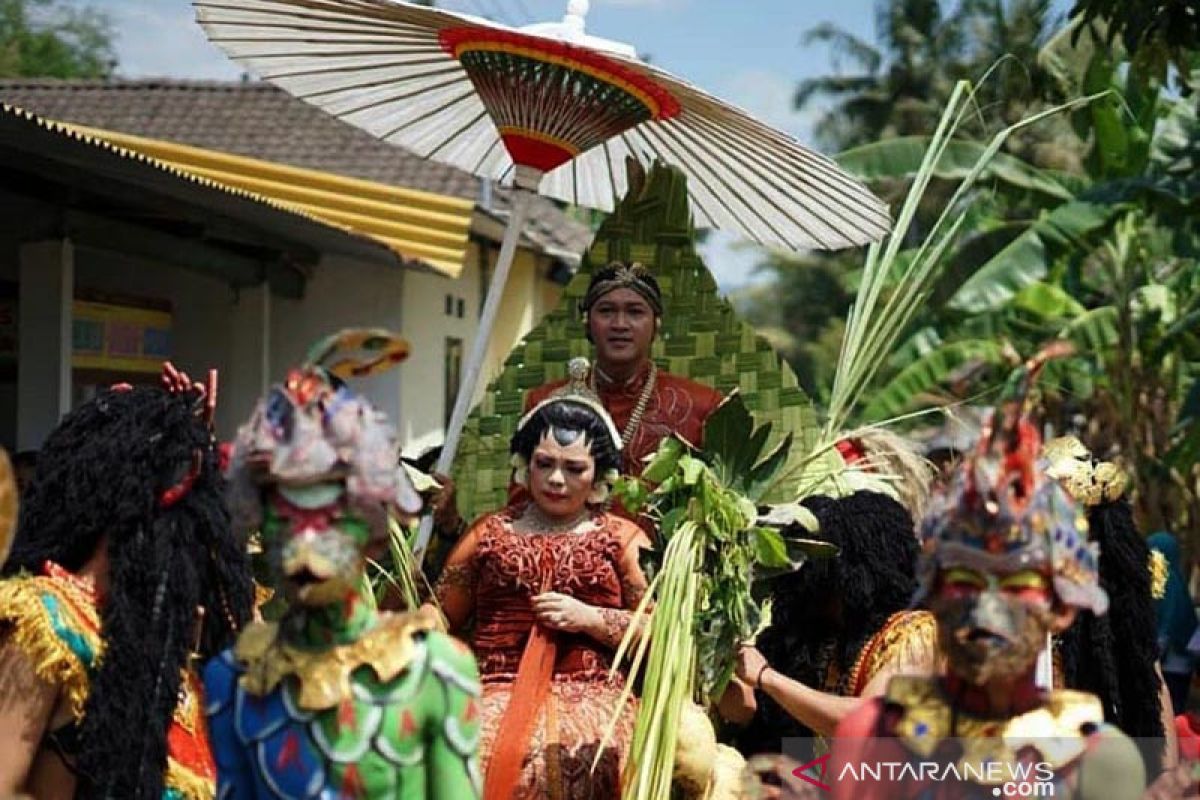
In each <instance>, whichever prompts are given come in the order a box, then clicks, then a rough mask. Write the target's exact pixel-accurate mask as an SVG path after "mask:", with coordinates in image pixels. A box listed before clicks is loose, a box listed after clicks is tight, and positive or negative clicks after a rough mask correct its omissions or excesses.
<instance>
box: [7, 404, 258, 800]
mask: <svg viewBox="0 0 1200 800" xmlns="http://www.w3.org/2000/svg"><path fill="white" fill-rule="evenodd" d="M199 403H200V398H199V396H198V393H195V392H188V393H183V394H171V393H168V392H167V391H165V390H163V389H160V388H133V389H128V388H126V389H125V390H123V391H122V390H107V391H103V392H101V393H100V394H99V395H98V396H97V397H95V398H94V399H92V400H90V401H89V402H87V403H86V404H84V405H83V406H81V407H80V408H78V409H77V410H75V411H73V412H72V413H71V414H69V415H68V416H67V417H66V418H65V419H63V421H62V422H61V423H60V424H59V426H58V427H57V428H56V429H55V430H54V432H53V433H51V434H50V437H49V438H48V439H47V441H46V443H45V446H44V447H43V448H42V450H41V452H40V453H39V456H38V465H37V472H36V473H35V475H34V479H33V481H32V483H31V485H30V487H29V489H28V491H27V492H26V495H25V497H23V498H22V500H21V510H20V522H19V526H18V531H17V536H16V540H15V541H14V543H13V549H12V553H11V555H10V556H9V559H8V561H7V562H6V564H5V566H4V572H5V573H7V574H13V573H16V572H20V571H30V572H36V571H38V570H40V569H41V568H42V565H43V564H44V563H45V562H46V561H47V560H51V561H54V562H57V563H58V564H60V565H61V566H63V567H65V568H67V569H69V570H72V571H75V570H78V569H80V568H81V567H83V566H84V564H86V563H87V562H88V561H89V560H90V559H91V558H92V556H93V555H94V554H95V552H96V550H97V548H98V547H99V546H100V545H101V544H102V542H107V555H108V563H109V586H108V590H107V593H106V595H105V597H104V601H103V605H102V607H101V609H100V619H101V631H100V633H101V636H102V638H103V640H104V648H105V649H104V656H103V659H102V660H101V662H100V664H99V668H98V670H97V671H96V673H95V674H94V675H93V678H92V682H91V691H90V693H89V695H88V700H87V705H86V706H85V709H84V719H83V721H82V723H81V730H80V739H79V742H80V744H79V752H78V755H77V759H76V764H75V767H76V770H77V773H78V777H79V785H78V790H77V796H78V797H85V798H90V797H106V798H109V797H111V798H139V800H150V799H151V798H153V800H158V798H160V797H161V796H162V792H163V776H164V772H165V769H166V764H167V729H168V726H169V724H170V722H171V718H172V715H173V713H174V710H175V706H176V703H177V699H178V691H179V683H180V672H181V669H182V668H183V667H184V666H185V664H186V663H187V660H188V654H189V653H190V652H191V651H192V650H193V648H194V646H195V644H196V642H197V638H198V640H199V645H200V646H199V654H200V656H201V657H208V656H212V655H214V654H215V653H217V652H219V651H220V650H221V649H222V648H224V647H226V646H227V645H229V644H230V643H231V641H232V639H233V635H234V633H235V630H236V629H237V628H238V627H240V626H241V625H242V624H244V623H245V622H246V621H247V620H248V619H249V618H250V615H251V610H252V602H253V588H252V584H251V579H250V570H249V561H248V556H247V554H246V548H245V546H244V543H243V542H240V541H239V540H237V539H236V538H235V537H234V535H233V533H232V531H231V528H230V522H229V513H228V511H227V510H226V508H225V505H224V502H223V482H222V479H221V476H220V473H219V472H218V466H217V454H216V450H215V447H214V446H213V444H214V443H213V441H212V436H211V432H210V430H209V428H208V425H207V424H206V423H205V422H204V421H203V419H202V418H201V417H200V416H199V415H198V413H197V411H198V407H199ZM197 459H198V462H197ZM196 463H198V464H199V470H198V472H197V474H196V476H195V480H194V482H193V483H192V485H191V487H190V490H189V491H187V492H186V493H185V494H184V495H183V496H182V497H181V498H180V499H178V501H177V502H175V503H173V504H171V505H169V506H164V505H163V503H162V502H161V497H162V494H163V492H164V490H166V489H168V488H169V487H172V486H174V485H176V484H177V483H179V481H180V480H181V479H182V478H184V477H185V476H186V475H187V474H188V473H189V471H190V470H191V469H192V468H193V465H194V464H196ZM198 606H203V607H204V609H205V614H204V617H203V627H202V628H201V629H199V630H198V629H197V607H198Z"/></svg>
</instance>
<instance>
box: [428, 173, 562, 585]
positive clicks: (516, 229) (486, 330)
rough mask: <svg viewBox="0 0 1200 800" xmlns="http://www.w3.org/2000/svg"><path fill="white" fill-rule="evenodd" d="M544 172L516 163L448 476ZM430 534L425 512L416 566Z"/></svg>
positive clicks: (460, 401)
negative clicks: (507, 215)
mask: <svg viewBox="0 0 1200 800" xmlns="http://www.w3.org/2000/svg"><path fill="white" fill-rule="evenodd" d="M544 174H545V173H543V172H542V171H541V170H539V169H536V168H534V167H529V166H525V165H523V164H517V165H516V174H515V177H514V180H513V198H512V211H511V212H510V213H509V217H508V226H507V227H506V228H505V229H504V238H503V240H501V242H500V254H499V256H497V257H496V271H495V272H493V273H492V279H491V282H490V283H489V285H488V293H487V299H486V300H484V302H483V312H482V313H481V314H480V315H479V329H478V331H476V333H475V341H474V342H473V343H472V345H471V355H470V357H469V358H468V359H467V367H466V369H465V370H464V371H463V376H462V382H461V383H459V385H458V396H457V397H455V399H454V413H452V414H451V415H450V425H449V426H448V427H447V428H446V441H445V443H444V444H443V445H442V453H441V455H440V456H438V461H437V466H436V469H437V471H438V472H440V473H442V474H443V475H448V474H449V473H450V467H451V466H452V465H453V464H454V456H455V455H456V454H457V452H458V443H459V440H460V439H461V438H462V430H463V426H464V425H466V423H467V415H468V414H470V412H471V401H472V399H473V398H474V397H475V385H476V383H478V381H479V373H480V371H482V369H483V360H484V359H485V358H486V357H487V351H488V342H489V340H490V339H491V337H492V328H493V327H494V326H495V324H496V315H497V314H498V313H499V312H500V300H501V299H502V298H503V297H504V287H505V285H506V284H507V283H508V273H509V272H510V271H511V269H512V262H513V258H514V257H515V256H516V254H517V242H518V240H519V239H520V238H521V232H522V231H523V230H524V228H525V217H526V216H527V215H528V213H529V204H530V202H532V200H533V196H534V195H535V194H536V193H537V189H538V184H539V183H541V181H542V175H544ZM432 536H433V516H432V515H426V516H425V517H424V518H422V520H421V527H420V528H419V530H418V532H417V540H416V541H415V542H414V543H413V557H414V559H415V560H416V564H417V566H418V567H420V565H421V562H422V561H423V560H424V558H425V550H426V549H427V548H428V547H429V540H430V539H431V538H432Z"/></svg>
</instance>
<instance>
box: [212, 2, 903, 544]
mask: <svg viewBox="0 0 1200 800" xmlns="http://www.w3.org/2000/svg"><path fill="white" fill-rule="evenodd" d="M194 5H195V7H196V11H197V18H198V19H199V21H200V24H201V25H202V26H203V27H204V29H205V32H206V33H207V34H208V37H209V38H210V39H211V40H212V41H213V42H214V43H216V44H217V45H219V46H220V47H221V48H222V49H224V50H225V52H227V53H228V54H229V55H230V56H231V57H233V58H234V59H236V60H237V61H238V62H240V63H242V64H243V65H245V66H246V67H247V68H248V69H249V70H251V71H252V72H254V73H255V74H257V75H258V76H260V77H261V78H263V79H265V80H268V81H270V82H272V83H275V84H277V85H278V86H280V87H282V88H283V89H285V90H286V91H288V92H289V93H291V94H293V95H295V96H296V97H298V98H300V99H302V100H305V101H306V102H309V103H312V104H313V105H316V106H318V107H319V108H322V109H324V110H325V111H327V112H328V113H330V114H332V115H334V116H336V117H338V118H339V119H343V120H345V121H346V122H348V123H350V124H352V125H355V126H357V127H360V128H363V129H365V130H367V131H369V132H371V133H373V134H374V135H376V136H378V137H379V138H381V139H383V140H384V141H388V142H392V143H394V144H397V145H400V146H401V147H404V148H406V149H408V150H411V151H412V152H414V153H417V154H418V155H421V156H424V157H426V158H430V159H434V160H437V161H441V162H444V163H447V164H451V165H453V166H456V167H459V168H461V169H464V170H467V171H469V172H472V173H474V174H476V175H479V176H480V177H483V178H488V179H491V180H495V181H499V182H502V183H511V184H512V185H513V186H515V187H516V189H517V191H516V192H515V193H514V197H513V204H512V212H511V214H510V217H509V220H508V228H507V230H506V231H505V236H504V241H503V242H502V244H501V248H500V255H499V257H498V261H497V264H496V270H495V272H494V274H493V276H492V283H491V286H490V287H489V290H488V294H487V299H486V301H485V303H484V308H483V312H482V315H481V317H480V321H479V332H478V334H477V336H476V339H475V342H474V346H473V348H472V351H471V355H470V357H469V358H468V360H467V365H466V369H465V370H464V374H463V378H462V386H461V387H460V389H459V392H458V398H457V401H456V403H455V407H454V413H453V414H452V416H451V420H450V426H449V429H448V430H447V433H446V442H445V445H444V447H443V450H442V455H441V459H440V460H439V462H438V467H439V469H440V470H442V471H447V470H448V469H449V468H450V464H451V462H452V461H453V458H454V454H455V451H456V450H457V448H458V440H459V436H460V434H461V431H462V426H463V424H464V423H465V421H466V418H467V414H468V412H469V410H470V405H471V398H472V397H473V395H474V390H475V385H476V383H477V381H478V379H479V371H480V368H481V366H482V361H483V358H484V355H485V353H486V351H487V342H488V339H489V337H490V335H491V329H492V324H493V322H494V320H495V315H496V312H497V310H498V309H499V305H500V298H501V296H502V294H503V290H504V285H505V283H506V282H507V279H508V271H509V267H510V266H511V263H512V257H513V254H514V252H515V247H516V242H517V238H518V236H519V233H520V231H521V229H522V226H523V224H524V218H525V213H526V210H527V205H528V198H529V197H530V193H534V192H541V193H543V194H546V195H548V196H550V197H555V198H558V199H560V200H565V201H567V202H570V203H575V204H577V205H581V206H588V207H590V208H597V209H601V210H611V209H612V207H613V204H614V202H615V200H616V198H619V197H621V196H623V195H624V194H625V192H626V189H627V188H628V187H627V186H626V170H625V159H626V158H627V157H632V158H636V159H638V160H639V161H641V162H643V163H644V164H646V165H647V167H648V166H649V165H650V164H651V163H652V162H653V161H654V160H655V159H661V160H663V161H666V162H668V163H670V164H673V165H675V166H677V167H679V168H680V169H681V170H683V172H684V173H685V174H686V175H687V176H688V190H689V195H690V202H691V205H692V212H693V216H694V218H695V221H696V224H697V225H698V226H700V227H717V228H722V229H724V230H728V231H732V232H736V233H740V234H742V235H743V236H745V237H747V238H749V239H752V240H754V241H755V242H758V243H760V244H763V245H768V246H773V247H785V248H792V249H799V248H809V247H817V248H825V249H836V248H841V247H848V246H852V245H860V244H865V243H868V242H872V241H876V240H878V239H880V238H882V237H883V236H884V235H885V234H886V233H887V231H888V228H889V226H890V219H889V217H888V213H887V209H886V207H885V206H884V204H883V203H882V202H881V201H880V200H879V199H877V198H876V197H875V196H874V195H872V194H871V193H870V191H868V190H867V189H866V188H865V187H864V186H862V185H861V184H860V183H858V182H857V181H856V180H854V179H853V178H851V177H850V176H849V175H847V174H846V173H845V172H843V171H842V170H841V169H840V168H839V167H838V166H837V165H836V164H834V163H833V162H832V161H830V160H829V159H828V158H826V157H825V156H823V155H821V154H820V153H817V152H814V151H812V150H809V149H807V148H805V147H803V146H802V145H800V144H799V143H798V142H797V141H796V140H795V139H793V138H792V137H790V136H788V135H786V134H783V133H781V132H779V131H777V130H775V129H773V128H771V127H770V126H768V125H764V124H763V123H761V122H759V121H758V120H756V119H754V118H753V117H752V116H750V115H749V114H747V113H746V112H744V111H742V110H740V109H738V108H736V107H734V106H732V105H729V104H728V103H725V102H723V101H721V100H718V99H717V98H715V97H713V96H711V95H709V94H707V93H705V92H704V91H702V90H700V89H699V88H697V87H695V86H693V85H691V84H690V83H687V82H686V81H683V80H681V79H679V78H677V77H674V76H672V75H670V74H668V73H666V72H664V71H663V70H660V69H657V68H656V67H653V66H651V65H649V64H645V63H643V62H641V61H639V60H638V59H637V56H636V53H635V51H634V49H633V48H632V47H630V46H628V45H624V44H620V43H617V42H611V41H608V40H605V39H599V38H597V37H594V36H589V35H588V34H586V33H585V32H584V16H585V15H586V13H587V8H588V3H587V0H569V3H568V9H567V15H566V16H565V17H564V18H563V21H562V22H561V23H547V24H539V25H529V26H526V27H523V28H509V27H506V26H502V25H497V24H494V23H492V22H489V21H487V20H483V19H479V18H477V17H470V16H465V15H460V14H454V13H451V12H447V11H441V10H437V9H432V8H426V7H423V6H417V5H412V4H410V3H405V2H399V0H194ZM281 135H285V134H281ZM427 527H428V526H426V530H427ZM426 538H427V537H426V536H422V537H421V539H420V541H419V542H418V551H419V550H420V549H422V548H423V546H424V544H425V540H426Z"/></svg>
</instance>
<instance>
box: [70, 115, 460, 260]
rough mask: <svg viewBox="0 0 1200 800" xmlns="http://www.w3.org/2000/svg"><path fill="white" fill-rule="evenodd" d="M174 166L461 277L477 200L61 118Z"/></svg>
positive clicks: (91, 134)
mask: <svg viewBox="0 0 1200 800" xmlns="http://www.w3.org/2000/svg"><path fill="white" fill-rule="evenodd" d="M56 124H58V125H61V126H62V127H64V128H67V129H68V130H72V131H75V132H77V133H79V134H82V135H84V136H88V137H93V138H96V139H102V140H105V141H107V142H109V143H111V144H113V145H115V146H117V147H120V148H124V149H128V150H132V151H134V152H137V153H140V154H142V155H144V156H146V157H148V158H152V159H154V160H156V161H160V162H162V163H164V164H166V165H168V166H170V167H173V168H174V169H176V170H180V171H182V172H185V173H189V174H191V175H195V176H198V177H201V178H205V179H207V180H209V181H212V182H214V183H217V184H220V185H223V186H226V187H231V188H235V189H239V190H241V191H243V192H247V193H249V194H251V195H254V196H256V197H259V198H263V199H266V200H269V201H273V202H274V203H276V204H279V205H282V206H284V207H287V208H292V209H295V210H297V211H299V212H301V213H303V214H305V215H307V216H311V217H314V218H316V219H318V220H320V221H322V222H325V223H327V224H330V225H334V226H336V227H339V228H343V229H346V230H350V231H353V232H355V233H359V234H362V235H365V236H370V237H371V238H373V239H376V240H378V241H380V242H382V243H383V244H385V245H387V246H388V247H390V248H391V249H392V250H394V251H396V252H397V253H399V254H400V255H401V256H403V257H405V258H407V259H416V260H419V261H423V262H425V263H427V264H429V265H430V266H431V267H433V268H434V269H435V270H437V271H438V272H440V273H442V274H443V275H446V276H448V277H451V278H457V277H458V275H459V273H460V272H462V268H463V259H464V256H465V254H466V249H467V234H468V232H469V229H470V226H471V212H472V211H473V210H474V207H475V204H474V203H473V202H472V201H470V200H463V199H461V198H458V197H449V196H447V195H440V194H435V193H433V192H423V191H420V190H417V189H405V188H401V187H398V186H390V185H388V184H386V183H376V182H374V181H367V180H362V179H359V178H347V177H344V176H341V175H332V174H330V173H328V172H321V171H318V170H312V169H304V168H302V167H293V166H289V165H287V164H279V163H276V162H274V161H264V160H261V159H257V158H249V157H247V156H239V155H234V154H233V153H224V152H220V151H217V150H208V149H205V148H202V147H192V146H191V145H185V144H178V143H176V142H169V141H165V140H162V139H149V138H145V137H142V136H132V135H130V134H128V133H120V132H118V131H110V130H104V129H101V128H90V127H87V126H85V125H75V124H72V123H68V122H58V123H56Z"/></svg>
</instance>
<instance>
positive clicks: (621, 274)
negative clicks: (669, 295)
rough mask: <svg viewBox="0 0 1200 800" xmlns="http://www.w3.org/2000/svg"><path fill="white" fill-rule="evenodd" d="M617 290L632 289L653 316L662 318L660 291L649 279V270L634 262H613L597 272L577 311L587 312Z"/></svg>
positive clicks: (651, 279) (650, 278)
mask: <svg viewBox="0 0 1200 800" xmlns="http://www.w3.org/2000/svg"><path fill="white" fill-rule="evenodd" d="M617 289H632V290H633V291H635V292H637V293H638V294H640V295H641V296H642V297H643V298H644V299H645V301H646V302H647V303H649V304H650V307H651V308H652V309H654V313H655V315H657V316H660V317H661V316H662V313H663V301H662V291H661V290H660V289H659V288H658V284H657V283H656V282H655V281H654V279H653V278H652V277H651V275H650V270H648V269H646V267H645V266H644V265H642V264H640V263H638V262H636V261H634V262H633V263H631V264H623V263H621V262H619V261H618V262H613V263H612V264H610V265H609V266H607V267H605V268H604V269H602V270H600V271H599V272H597V273H596V277H595V278H594V279H593V280H592V283H591V285H590V286H588V291H587V294H586V295H585V296H584V298H583V302H582V303H580V304H579V310H580V311H583V312H586V311H588V309H590V308H591V307H592V306H593V305H595V304H596V301H598V300H599V299H600V298H601V297H603V296H604V295H606V294H608V293H609V292H612V291H615V290H617Z"/></svg>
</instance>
